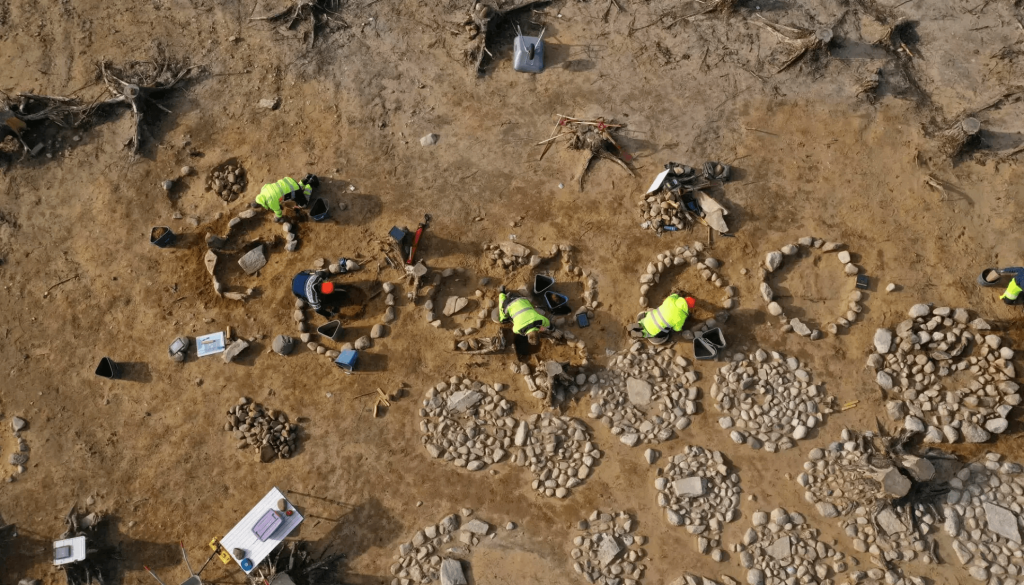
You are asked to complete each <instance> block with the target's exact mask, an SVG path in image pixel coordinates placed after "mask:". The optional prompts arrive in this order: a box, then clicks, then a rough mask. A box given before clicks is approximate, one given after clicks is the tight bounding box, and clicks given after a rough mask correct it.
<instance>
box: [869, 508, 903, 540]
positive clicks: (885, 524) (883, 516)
mask: <svg viewBox="0 0 1024 585" xmlns="http://www.w3.org/2000/svg"><path fill="white" fill-rule="evenodd" d="M875 522H878V526H879V528H881V529H882V530H884V531H885V533H886V534H896V533H898V532H906V531H907V525H906V524H904V523H903V521H902V520H900V517H899V516H897V515H896V512H893V511H892V510H891V509H889V508H883V509H882V511H881V512H879V513H878V514H877V515H876V516H875Z"/></svg>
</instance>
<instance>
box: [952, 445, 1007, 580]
mask: <svg viewBox="0 0 1024 585" xmlns="http://www.w3.org/2000/svg"><path fill="white" fill-rule="evenodd" d="M1022 469H1024V467H1022V466H1021V465H1020V464H1019V463H1015V462H1011V461H1005V460H1004V459H1003V457H1002V455H1000V454H998V453H987V454H986V455H985V456H984V457H983V458H981V459H980V460H979V461H975V462H974V463H971V464H969V465H967V466H965V467H964V468H962V469H961V470H960V471H959V472H958V473H957V474H956V477H954V478H953V479H951V480H950V482H949V483H950V486H951V487H952V488H953V489H952V490H951V491H950V492H949V494H948V495H947V499H946V506H945V508H944V512H945V516H946V520H945V524H944V527H945V529H946V533H947V534H948V535H949V536H950V537H951V538H952V539H953V552H954V553H955V554H956V557H957V560H959V561H960V564H961V565H962V566H963V567H965V568H966V570H967V572H968V574H969V575H970V576H971V577H973V578H974V579H976V580H978V581H982V582H989V583H992V582H998V583H1003V584H1007V583H1020V582H1021V575H1024V556H1022V554H1021V552H1022V547H1021V528H1020V522H1019V518H1020V516H1021V513H1022V512H1024V507H1022V506H1024V475H1022V474H1021V471H1022Z"/></svg>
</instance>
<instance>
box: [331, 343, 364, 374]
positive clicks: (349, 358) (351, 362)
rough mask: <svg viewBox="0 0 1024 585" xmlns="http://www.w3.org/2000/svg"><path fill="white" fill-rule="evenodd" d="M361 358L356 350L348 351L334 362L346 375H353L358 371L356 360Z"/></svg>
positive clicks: (342, 353)
mask: <svg viewBox="0 0 1024 585" xmlns="http://www.w3.org/2000/svg"><path fill="white" fill-rule="evenodd" d="M358 358H359V352H358V351H356V350H354V349H346V350H345V351H343V352H341V355H339V356H338V359H336V360H334V365H336V366H338V367H339V368H341V369H342V370H345V373H347V374H351V373H352V372H354V371H355V369H356V360H357V359H358Z"/></svg>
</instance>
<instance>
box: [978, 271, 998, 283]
mask: <svg viewBox="0 0 1024 585" xmlns="http://www.w3.org/2000/svg"><path fill="white" fill-rule="evenodd" d="M993 276H995V280H989V278H992V277H993ZM1000 278H1002V275H1001V274H999V270H998V269H996V268H986V269H985V270H982V271H981V275H980V276H978V284H979V285H981V286H999V279H1000Z"/></svg>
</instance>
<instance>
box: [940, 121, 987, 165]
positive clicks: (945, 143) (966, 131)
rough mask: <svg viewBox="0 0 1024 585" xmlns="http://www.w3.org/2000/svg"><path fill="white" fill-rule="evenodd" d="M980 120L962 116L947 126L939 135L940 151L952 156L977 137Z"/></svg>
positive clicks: (979, 129) (979, 130)
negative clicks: (962, 117)
mask: <svg viewBox="0 0 1024 585" xmlns="http://www.w3.org/2000/svg"><path fill="white" fill-rule="evenodd" d="M980 132H981V122H979V121H978V119H977V118H964V119H963V120H960V121H959V122H957V123H956V124H953V125H952V126H950V127H949V128H947V129H946V130H945V131H944V132H943V133H942V136H941V144H940V148H941V150H942V153H943V154H945V155H946V156H948V157H950V158H952V157H954V156H956V155H958V154H960V153H961V152H963V150H964V148H966V147H967V146H968V145H969V144H971V143H974V142H975V141H977V140H978V139H979V133H980Z"/></svg>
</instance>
